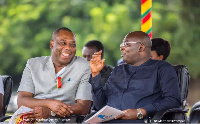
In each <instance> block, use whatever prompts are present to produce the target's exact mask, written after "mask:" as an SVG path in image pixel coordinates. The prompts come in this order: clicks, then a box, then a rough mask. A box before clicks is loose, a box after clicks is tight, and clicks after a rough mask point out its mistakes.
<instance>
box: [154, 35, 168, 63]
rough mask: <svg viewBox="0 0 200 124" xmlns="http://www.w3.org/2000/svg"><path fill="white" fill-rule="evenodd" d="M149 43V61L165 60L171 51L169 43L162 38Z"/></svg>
mask: <svg viewBox="0 0 200 124" xmlns="http://www.w3.org/2000/svg"><path fill="white" fill-rule="evenodd" d="M151 41H152V47H151V59H156V60H166V59H167V57H168V56H169V54H170V51H171V46H170V44H169V42H168V41H166V40H164V39H162V38H153V39H151Z"/></svg>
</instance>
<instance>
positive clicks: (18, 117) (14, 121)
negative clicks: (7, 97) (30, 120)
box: [9, 106, 33, 124]
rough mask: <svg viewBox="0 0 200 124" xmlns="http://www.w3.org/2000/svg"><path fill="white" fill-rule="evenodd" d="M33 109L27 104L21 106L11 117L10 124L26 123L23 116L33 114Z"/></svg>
mask: <svg viewBox="0 0 200 124" xmlns="http://www.w3.org/2000/svg"><path fill="white" fill-rule="evenodd" d="M32 111H33V109H30V108H28V107H26V106H21V107H20V108H19V109H18V110H17V111H16V112H15V113H14V114H13V115H12V117H11V119H10V121H9V124H25V123H26V122H25V121H24V120H23V116H27V115H29V114H31V112H32Z"/></svg>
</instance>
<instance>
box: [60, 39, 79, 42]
mask: <svg viewBox="0 0 200 124" xmlns="http://www.w3.org/2000/svg"><path fill="white" fill-rule="evenodd" d="M60 41H64V42H65V41H67V42H76V41H75V40H65V39H61V40H60Z"/></svg>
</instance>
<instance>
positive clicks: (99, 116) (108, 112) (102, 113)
mask: <svg viewBox="0 0 200 124" xmlns="http://www.w3.org/2000/svg"><path fill="white" fill-rule="evenodd" d="M122 113H124V112H123V111H121V110H118V109H116V108H113V107H110V106H107V105H106V106H104V107H103V108H102V109H101V110H99V111H98V112H97V113H96V114H94V115H93V116H92V117H90V118H89V119H87V120H86V121H85V122H86V123H100V122H105V121H109V120H113V119H114V118H115V117H116V116H118V115H120V114H122Z"/></svg>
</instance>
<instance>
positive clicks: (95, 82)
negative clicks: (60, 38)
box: [90, 31, 181, 123]
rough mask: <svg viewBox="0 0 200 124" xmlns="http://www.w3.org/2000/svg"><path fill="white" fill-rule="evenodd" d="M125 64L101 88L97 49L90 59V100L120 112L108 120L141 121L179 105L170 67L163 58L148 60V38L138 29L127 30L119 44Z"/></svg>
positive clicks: (177, 91) (97, 105) (172, 71)
mask: <svg viewBox="0 0 200 124" xmlns="http://www.w3.org/2000/svg"><path fill="white" fill-rule="evenodd" d="M120 50H121V56H122V58H123V60H124V61H125V62H126V63H127V64H122V65H119V66H117V67H115V68H114V70H113V72H112V73H111V75H110V77H109V78H108V81H107V82H106V83H105V85H104V87H103V86H102V85H101V74H100V71H101V69H102V68H103V67H104V61H105V60H101V51H100V52H96V53H94V55H93V56H92V59H91V61H90V67H91V71H92V76H91V78H90V83H91V84H92V92H93V100H94V102H93V103H94V104H95V107H97V109H100V107H102V106H101V105H102V104H107V105H109V106H111V107H114V108H117V109H119V110H122V111H124V113H123V114H121V115H119V116H118V117H116V118H115V119H116V120H112V121H110V122H109V123H118V122H120V123H134V122H138V123H140V122H143V123H144V119H149V118H151V117H153V115H154V114H155V113H156V112H158V111H162V110H165V109H169V108H175V107H179V106H180V98H181V96H180V89H179V86H178V78H177V75H176V72H175V70H174V68H173V67H172V66H171V65H170V64H169V63H167V62H165V61H159V60H152V59H151V58H150V55H151V39H150V37H149V36H148V35H147V34H146V33H144V32H142V31H135V32H130V33H128V34H127V35H126V36H125V38H124V40H123V42H122V44H121V45H120Z"/></svg>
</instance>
